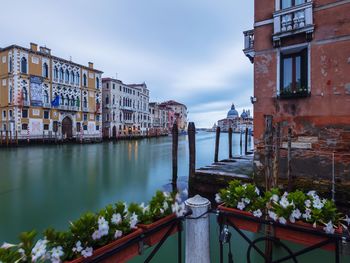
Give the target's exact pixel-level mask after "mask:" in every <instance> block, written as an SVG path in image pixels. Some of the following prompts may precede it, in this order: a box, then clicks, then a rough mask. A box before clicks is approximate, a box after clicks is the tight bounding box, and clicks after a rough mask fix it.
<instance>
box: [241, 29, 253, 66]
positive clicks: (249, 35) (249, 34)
mask: <svg viewBox="0 0 350 263" xmlns="http://www.w3.org/2000/svg"><path fill="white" fill-rule="evenodd" d="M243 34H244V49H243V52H244V54H245V55H246V56H247V57H248V58H249V60H250V62H252V63H253V62H254V56H255V51H254V30H248V31H244V32H243Z"/></svg>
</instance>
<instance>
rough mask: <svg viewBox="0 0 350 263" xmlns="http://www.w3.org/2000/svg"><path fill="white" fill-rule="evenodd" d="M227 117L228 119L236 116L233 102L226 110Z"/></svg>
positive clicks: (236, 112)
mask: <svg viewBox="0 0 350 263" xmlns="http://www.w3.org/2000/svg"><path fill="white" fill-rule="evenodd" d="M227 118H228V119H235V118H238V111H236V109H235V105H234V104H232V106H231V109H230V110H229V111H228V113H227Z"/></svg>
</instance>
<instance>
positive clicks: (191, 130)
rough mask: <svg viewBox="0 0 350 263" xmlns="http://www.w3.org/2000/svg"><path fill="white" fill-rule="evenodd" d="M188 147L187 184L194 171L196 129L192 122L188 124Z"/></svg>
mask: <svg viewBox="0 0 350 263" xmlns="http://www.w3.org/2000/svg"><path fill="white" fill-rule="evenodd" d="M188 146H189V155H190V164H189V182H191V179H192V178H194V174H195V170H196V127H195V126H194V122H190V123H189V124H188Z"/></svg>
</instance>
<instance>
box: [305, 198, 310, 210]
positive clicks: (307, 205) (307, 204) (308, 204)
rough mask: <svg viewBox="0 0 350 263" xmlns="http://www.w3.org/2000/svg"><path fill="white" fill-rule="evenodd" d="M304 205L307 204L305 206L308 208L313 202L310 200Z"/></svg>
mask: <svg viewBox="0 0 350 263" xmlns="http://www.w3.org/2000/svg"><path fill="white" fill-rule="evenodd" d="M304 203H305V206H306V207H308V208H309V207H310V206H311V201H310V200H309V199H308V200H306V201H305V202H304Z"/></svg>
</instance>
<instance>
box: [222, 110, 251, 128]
mask: <svg viewBox="0 0 350 263" xmlns="http://www.w3.org/2000/svg"><path fill="white" fill-rule="evenodd" d="M218 127H220V130H221V131H223V132H227V131H228V129H229V128H230V127H231V128H232V129H233V131H234V132H240V131H243V130H245V128H248V129H249V130H250V131H253V118H252V117H251V116H250V110H243V112H242V113H241V116H239V114H238V111H237V110H236V109H235V105H234V104H232V106H231V109H230V110H229V111H228V113H227V117H226V118H225V119H222V120H219V121H218Z"/></svg>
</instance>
